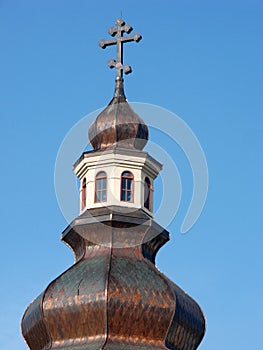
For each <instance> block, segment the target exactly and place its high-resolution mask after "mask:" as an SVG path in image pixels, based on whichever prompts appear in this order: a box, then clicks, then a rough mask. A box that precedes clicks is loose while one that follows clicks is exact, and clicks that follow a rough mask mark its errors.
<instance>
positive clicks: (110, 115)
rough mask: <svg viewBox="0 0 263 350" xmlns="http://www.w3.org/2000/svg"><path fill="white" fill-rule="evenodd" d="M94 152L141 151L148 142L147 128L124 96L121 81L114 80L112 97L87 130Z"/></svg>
mask: <svg viewBox="0 0 263 350" xmlns="http://www.w3.org/2000/svg"><path fill="white" fill-rule="evenodd" d="M89 141H90V143H91V145H92V147H93V149H94V150H100V149H105V148H111V147H121V148H135V149H138V150H142V149H143V147H144V146H145V145H146V143H147V141H148V127H147V125H146V124H145V123H144V121H143V119H142V118H141V117H139V116H138V114H136V113H135V112H134V111H133V109H132V108H131V106H130V105H129V103H128V102H127V99H126V97H125V95H124V91H123V80H122V79H119V80H118V79H117V80H116V88H115V93H114V97H113V98H112V100H111V101H110V103H109V104H108V106H107V107H106V108H105V109H104V110H103V111H102V112H101V113H100V114H99V115H98V116H97V118H96V120H95V121H94V122H93V123H92V124H91V126H90V128H89Z"/></svg>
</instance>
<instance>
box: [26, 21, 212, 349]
mask: <svg viewBox="0 0 263 350" xmlns="http://www.w3.org/2000/svg"><path fill="white" fill-rule="evenodd" d="M115 24H116V27H112V28H110V29H109V33H110V35H112V36H113V37H115V38H112V39H109V40H101V41H100V42H99V45H100V46H101V47H102V48H105V47H107V46H109V45H116V47H117V58H116V60H110V61H109V63H108V64H109V66H110V68H115V69H116V83H115V84H116V85H115V91H114V96H113V98H112V100H111V101H110V103H109V104H108V106H107V107H106V108H105V109H104V110H103V111H102V112H101V113H100V114H99V115H98V116H97V118H96V120H95V121H94V122H93V124H92V125H91V126H90V128H89V141H90V144H91V145H92V147H93V150H92V151H88V152H84V153H83V154H82V155H81V156H80V158H79V159H78V160H77V161H76V163H75V164H74V172H75V174H76V176H77V177H78V178H79V180H80V214H79V216H78V217H77V218H76V219H74V220H73V221H72V222H71V224H70V225H69V226H68V227H67V228H66V229H65V230H64V232H63V233H62V240H63V241H64V242H65V243H66V244H67V245H69V246H70V247H71V248H72V250H73V252H74V255H75V263H74V264H73V266H72V267H70V268H69V269H68V270H67V271H65V272H64V273H62V274H61V275H60V276H59V277H57V278H56V279H55V280H54V281H53V282H51V283H50V284H49V285H48V286H47V288H46V289H45V290H44V292H43V293H42V294H41V295H40V296H38V297H37V298H36V299H35V300H34V301H33V302H32V303H31V304H30V305H29V306H28V308H27V309H26V311H25V313H24V316H23V319H22V333H23V336H24V338H25V340H26V342H27V344H28V346H29V348H30V349H31V350H49V349H59V350H147V349H156V350H161V349H162V350H165V349H173V350H195V349H197V347H198V345H199V344H200V342H201V340H202V338H203V336H204V332H205V319H204V315H203V313H202V311H201V309H200V307H199V306H198V304H197V303H196V302H195V301H194V300H193V299H192V298H191V297H190V296H189V295H187V294H186V293H185V292H184V291H183V290H182V289H181V288H179V287H178V286H177V285H176V284H175V283H173V282H172V281H170V280H169V279H168V278H167V277H166V276H165V275H163V274H162V273H161V272H160V271H159V270H158V269H157V268H156V266H155V256H156V254H157V252H158V250H159V249H160V248H161V247H162V246H163V245H164V244H165V243H166V242H167V241H168V240H169V233H168V232H167V231H166V230H165V229H164V228H162V227H161V226H160V225H158V223H156V222H155V221H154V220H153V188H154V180H155V178H156V177H157V176H158V173H159V172H160V170H161V169H162V165H161V164H160V163H159V162H158V161H157V160H155V159H154V158H153V157H152V156H150V155H149V154H148V153H147V152H145V151H143V148H144V146H145V145H146V143H147V140H148V127H147V125H146V124H145V123H144V121H143V120H142V118H141V117H140V116H138V115H137V114H136V113H135V112H134V111H133V109H132V108H131V106H130V105H129V104H128V102H127V100H126V97H125V94H124V88H123V72H124V73H125V74H127V73H129V72H130V71H131V68H130V67H129V66H127V65H124V64H123V55H122V49H123V44H124V43H125V42H131V41H135V42H138V41H140V39H141V36H140V35H139V34H138V33H135V34H133V35H126V34H130V33H131V31H132V28H131V27H130V26H129V25H128V24H125V23H124V21H123V20H122V19H118V20H117V21H116V23H115ZM125 33H126V34H125Z"/></svg>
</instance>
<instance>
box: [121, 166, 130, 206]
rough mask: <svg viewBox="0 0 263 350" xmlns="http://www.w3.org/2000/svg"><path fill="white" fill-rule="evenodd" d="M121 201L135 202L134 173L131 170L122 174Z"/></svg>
mask: <svg viewBox="0 0 263 350" xmlns="http://www.w3.org/2000/svg"><path fill="white" fill-rule="evenodd" d="M121 201H123V202H133V175H132V173H131V172H130V171H124V172H123V173H122V174H121Z"/></svg>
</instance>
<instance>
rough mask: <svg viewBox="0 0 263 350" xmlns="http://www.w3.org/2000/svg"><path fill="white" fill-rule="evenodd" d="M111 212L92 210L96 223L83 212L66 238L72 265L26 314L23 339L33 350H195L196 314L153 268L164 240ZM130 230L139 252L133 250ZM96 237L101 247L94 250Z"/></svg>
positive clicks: (199, 319)
mask: <svg viewBox="0 0 263 350" xmlns="http://www.w3.org/2000/svg"><path fill="white" fill-rule="evenodd" d="M115 209H116V208H115ZM115 209H114V208H113V207H111V208H110V207H108V208H98V209H94V210H92V211H91V213H90V214H92V216H93V219H90V216H89V215H88V214H87V212H85V213H84V214H83V215H82V216H80V217H78V218H77V219H75V220H74V221H73V222H72V223H71V224H70V225H69V226H68V228H67V229H66V230H65V231H64V232H63V235H62V240H63V241H64V242H65V243H66V244H67V245H69V246H70V247H71V248H72V249H73V251H74V253H75V258H76V262H75V264H74V265H73V266H72V267H71V268H69V269H68V270H67V271H65V272H64V273H62V274H61V275H60V276H59V277H57V278H56V279H55V280H54V281H53V282H51V283H50V284H49V285H48V287H47V288H46V290H45V291H44V292H43V293H42V294H41V295H40V296H39V297H38V298H37V299H35V300H34V301H33V302H32V303H31V304H30V305H29V307H28V309H27V310H26V312H25V314H24V317H23V320H22V332H23V335H24V338H25V340H26V342H27V344H28V346H29V348H30V349H31V350H47V349H50V350H53V349H54V350H55V349H59V350H149V349H155V350H196V349H197V347H198V345H199V344H200V342H201V340H202V338H203V336H204V332H205V319H204V315H203V313H202V311H201V309H200V307H199V306H198V304H197V303H196V302H195V301H194V300H193V299H192V298H191V297H190V296H189V295H187V294H186V293H185V292H184V291H183V290H182V289H181V288H179V287H178V286H177V285H176V284H175V283H173V282H172V281H171V280H169V279H168V278H167V277H166V276H164V275H163V274H162V273H161V272H160V271H159V270H158V269H157V267H156V266H155V256H156V254H157V252H158V250H159V249H160V248H161V247H162V246H163V245H164V244H165V243H166V242H167V241H168V240H169V233H168V232H167V231H166V230H165V229H163V228H162V227H160V226H159V225H158V224H157V223H155V222H154V221H152V220H149V218H148V217H147V215H146V214H145V213H144V212H143V211H142V210H138V211H137V212H133V213H127V212H126V211H124V209H123V208H119V210H118V211H116V210H115ZM94 218H95V219H96V220H94ZM129 229H130V230H132V233H133V234H132V239H134V240H135V242H139V241H140V242H141V243H140V244H138V245H134V246H131V238H129V237H127V236H128V233H127V230H129ZM98 236H99V237H100V238H101V242H102V241H103V242H104V244H100V243H99V244H97V243H95V242H96V239H98ZM125 237H126V238H125ZM120 239H122V242H123V247H122V248H119V245H118V244H117V243H118V242H117V241H119V240H120ZM125 242H126V245H125ZM115 245H116V247H117V248H115Z"/></svg>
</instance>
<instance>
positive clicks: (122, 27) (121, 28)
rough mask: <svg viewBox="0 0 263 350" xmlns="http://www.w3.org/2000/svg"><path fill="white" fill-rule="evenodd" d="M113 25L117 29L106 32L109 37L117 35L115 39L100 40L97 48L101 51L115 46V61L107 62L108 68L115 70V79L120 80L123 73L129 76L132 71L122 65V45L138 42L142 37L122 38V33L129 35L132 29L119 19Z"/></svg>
mask: <svg viewBox="0 0 263 350" xmlns="http://www.w3.org/2000/svg"><path fill="white" fill-rule="evenodd" d="M115 24H116V26H117V27H111V28H109V30H108V32H109V34H110V35H111V36H115V35H117V37H116V38H115V39H109V40H105V39H102V40H100V41H99V46H100V47H102V48H103V49H105V48H106V47H107V46H110V45H116V46H117V55H116V56H117V57H116V60H114V59H111V60H109V61H108V66H109V67H110V68H116V79H117V80H119V79H120V80H122V76H123V72H124V73H125V74H129V73H131V71H132V69H131V66H128V65H123V44H124V43H127V42H129V41H136V42H139V41H140V40H141V38H142V36H141V35H140V34H139V33H134V34H133V35H130V36H123V33H124V32H125V33H128V34H129V33H130V32H131V31H132V30H133V28H132V27H131V26H130V25H129V24H127V23H125V22H124V21H123V20H122V19H121V18H118V19H117V21H116V22H115Z"/></svg>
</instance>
